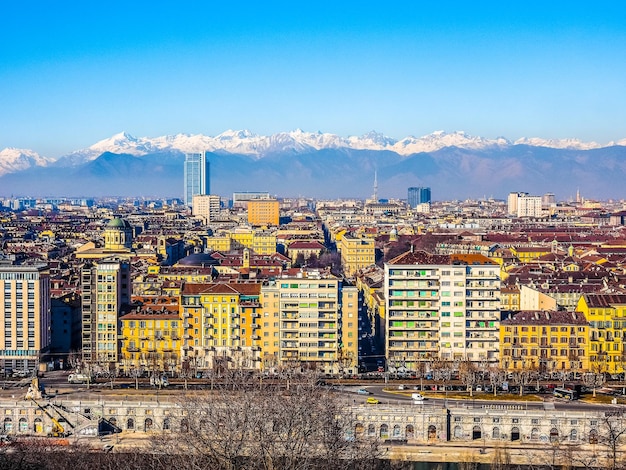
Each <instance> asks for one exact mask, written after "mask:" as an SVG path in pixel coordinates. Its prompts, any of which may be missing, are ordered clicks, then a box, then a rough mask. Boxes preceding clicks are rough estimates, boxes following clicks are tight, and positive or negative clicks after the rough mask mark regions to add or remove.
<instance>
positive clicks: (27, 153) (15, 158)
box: [0, 147, 53, 176]
mask: <svg viewBox="0 0 626 470" xmlns="http://www.w3.org/2000/svg"><path fill="white" fill-rule="evenodd" d="M52 161H53V160H52V159H51V158H47V157H42V156H41V155H39V154H38V153H37V152H35V151H33V150H27V149H17V148H13V147H8V148H5V149H4V150H0V176H2V175H5V174H7V173H14V172H16V171H20V170H25V169H27V168H30V167H33V166H47V165H49V164H50V163H52Z"/></svg>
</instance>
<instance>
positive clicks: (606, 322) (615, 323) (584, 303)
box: [576, 294, 626, 374]
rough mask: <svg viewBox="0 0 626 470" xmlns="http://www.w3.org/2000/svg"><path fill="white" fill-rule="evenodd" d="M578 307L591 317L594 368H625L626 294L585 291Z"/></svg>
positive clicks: (598, 370)
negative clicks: (589, 292) (588, 292)
mask: <svg viewBox="0 0 626 470" xmlns="http://www.w3.org/2000/svg"><path fill="white" fill-rule="evenodd" d="M576 309H577V310H579V311H581V312H583V313H584V314H585V316H586V317H587V320H589V343H590V347H589V361H590V367H591V368H592V369H593V371H594V372H596V371H597V372H608V373H612V374H614V373H621V372H624V371H625V370H626V348H625V343H624V340H625V339H626V331H625V330H626V295H624V294H583V295H582V296H581V298H580V300H579V301H578V306H577V308H576Z"/></svg>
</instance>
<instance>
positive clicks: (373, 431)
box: [367, 424, 376, 437]
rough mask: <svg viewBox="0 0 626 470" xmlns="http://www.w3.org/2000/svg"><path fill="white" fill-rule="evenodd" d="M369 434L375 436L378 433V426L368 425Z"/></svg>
mask: <svg viewBox="0 0 626 470" xmlns="http://www.w3.org/2000/svg"><path fill="white" fill-rule="evenodd" d="M367 435H368V436H370V437H373V436H375V435H376V426H374V425H373V424H370V425H368V426H367Z"/></svg>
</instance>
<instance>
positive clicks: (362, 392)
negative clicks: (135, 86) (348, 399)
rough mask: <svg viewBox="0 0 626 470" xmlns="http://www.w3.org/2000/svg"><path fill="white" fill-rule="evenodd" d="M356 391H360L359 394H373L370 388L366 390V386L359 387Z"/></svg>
mask: <svg viewBox="0 0 626 470" xmlns="http://www.w3.org/2000/svg"><path fill="white" fill-rule="evenodd" d="M356 393H358V394H359V395H371V394H372V392H370V391H369V390H365V389H364V388H360V389H358V390H357V391H356Z"/></svg>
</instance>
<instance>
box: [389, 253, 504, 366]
mask: <svg viewBox="0 0 626 470" xmlns="http://www.w3.org/2000/svg"><path fill="white" fill-rule="evenodd" d="M499 271H500V267H499V265H498V264H497V263H495V262H494V261H492V260H490V259H489V258H487V257H485V256H483V255H468V254H457V255H432V254H429V253H426V252H423V251H417V252H413V251H409V252H406V253H404V254H402V255H400V256H398V257H396V258H394V259H393V260H391V261H389V262H388V263H386V264H385V281H384V287H385V298H386V306H385V310H386V314H387V315H386V332H385V343H386V354H387V363H388V364H398V365H401V366H403V367H404V368H406V369H409V370H415V369H416V368H417V366H418V363H419V362H423V361H430V360H434V359H441V360H446V361H454V360H469V361H473V362H477V363H478V362H482V361H488V362H490V363H496V362H497V361H498V358H499V354H498V349H499V344H498V343H499V327H500V310H499V305H500V300H499V291H500V278H499V277H498V274H499Z"/></svg>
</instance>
